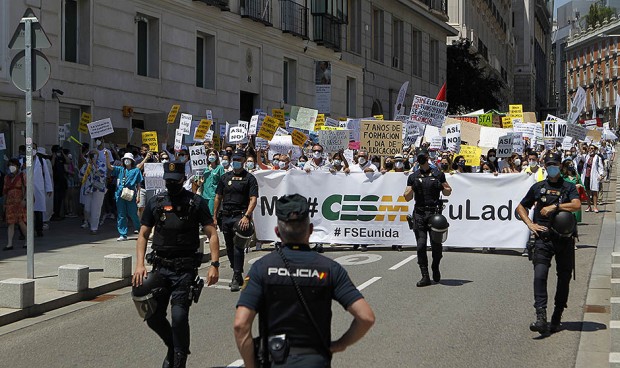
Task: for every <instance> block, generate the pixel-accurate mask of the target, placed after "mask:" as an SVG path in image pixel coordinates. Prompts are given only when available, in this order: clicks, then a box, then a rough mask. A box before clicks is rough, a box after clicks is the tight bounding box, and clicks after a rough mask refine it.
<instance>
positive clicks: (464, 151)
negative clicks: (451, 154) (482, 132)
mask: <svg viewBox="0 0 620 368" xmlns="http://www.w3.org/2000/svg"><path fill="white" fill-rule="evenodd" d="M459 155H462V156H463V158H465V165H468V166H480V155H482V149H481V148H480V147H476V146H466V145H461V151H460V152H459Z"/></svg>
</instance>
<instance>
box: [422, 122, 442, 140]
mask: <svg viewBox="0 0 620 368" xmlns="http://www.w3.org/2000/svg"><path fill="white" fill-rule="evenodd" d="M437 136H441V129H440V128H437V127H436V126H432V125H427V126H426V127H425V128H424V139H425V140H426V142H430V141H432V140H433V137H437Z"/></svg>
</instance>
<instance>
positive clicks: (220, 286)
mask: <svg viewBox="0 0 620 368" xmlns="http://www.w3.org/2000/svg"><path fill="white" fill-rule="evenodd" d="M209 287H210V288H213V289H222V290H228V289H230V288H229V287H228V286H224V285H218V284H215V285H211V286H209Z"/></svg>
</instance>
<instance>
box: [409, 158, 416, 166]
mask: <svg viewBox="0 0 620 368" xmlns="http://www.w3.org/2000/svg"><path fill="white" fill-rule="evenodd" d="M414 162H415V157H409V163H410V164H411V165H413V163H414Z"/></svg>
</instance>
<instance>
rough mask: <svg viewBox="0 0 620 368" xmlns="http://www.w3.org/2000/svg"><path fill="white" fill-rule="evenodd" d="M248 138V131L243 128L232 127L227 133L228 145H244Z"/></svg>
mask: <svg viewBox="0 0 620 368" xmlns="http://www.w3.org/2000/svg"><path fill="white" fill-rule="evenodd" d="M247 138H248V130H247V128H246V127H244V126H232V127H230V130H229V131H228V143H245V142H247Z"/></svg>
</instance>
